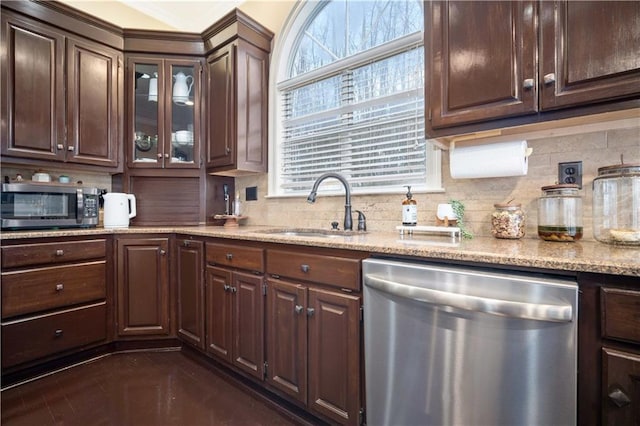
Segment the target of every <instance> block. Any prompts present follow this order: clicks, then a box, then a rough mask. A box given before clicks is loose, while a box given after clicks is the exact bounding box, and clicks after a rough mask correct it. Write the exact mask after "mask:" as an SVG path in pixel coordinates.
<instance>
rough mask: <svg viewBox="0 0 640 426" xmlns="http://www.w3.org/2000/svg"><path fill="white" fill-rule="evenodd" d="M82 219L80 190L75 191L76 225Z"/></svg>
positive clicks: (82, 208) (82, 201)
mask: <svg viewBox="0 0 640 426" xmlns="http://www.w3.org/2000/svg"><path fill="white" fill-rule="evenodd" d="M83 218H84V194H83V192H82V188H77V189H76V223H82V219H83Z"/></svg>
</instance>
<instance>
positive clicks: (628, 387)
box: [602, 348, 640, 426]
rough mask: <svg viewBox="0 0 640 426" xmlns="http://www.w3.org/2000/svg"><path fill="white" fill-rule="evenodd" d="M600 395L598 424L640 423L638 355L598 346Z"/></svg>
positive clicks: (639, 356)
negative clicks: (600, 380) (600, 355)
mask: <svg viewBox="0 0 640 426" xmlns="http://www.w3.org/2000/svg"><path fill="white" fill-rule="evenodd" d="M602 398H603V401H602V424H604V425H612V426H613V425H637V424H639V423H640V355H638V354H631V353H626V352H619V351H615V350H612V349H607V348H603V349H602ZM627 400H628V401H627Z"/></svg>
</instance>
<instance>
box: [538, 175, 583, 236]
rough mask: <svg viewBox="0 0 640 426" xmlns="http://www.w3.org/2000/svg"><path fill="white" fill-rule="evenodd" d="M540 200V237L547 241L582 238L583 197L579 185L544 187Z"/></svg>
mask: <svg viewBox="0 0 640 426" xmlns="http://www.w3.org/2000/svg"><path fill="white" fill-rule="evenodd" d="M541 189H542V196H541V197H540V198H538V236H539V237H540V238H542V239H543V240H545V241H577V240H579V239H580V238H582V197H581V196H580V194H579V193H578V189H579V187H578V185H573V184H560V185H550V186H543V187H542V188H541Z"/></svg>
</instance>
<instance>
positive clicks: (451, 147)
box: [449, 140, 533, 158]
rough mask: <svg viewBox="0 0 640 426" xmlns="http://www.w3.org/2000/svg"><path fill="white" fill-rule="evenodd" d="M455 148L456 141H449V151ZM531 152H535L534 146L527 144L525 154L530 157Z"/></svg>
mask: <svg viewBox="0 0 640 426" xmlns="http://www.w3.org/2000/svg"><path fill="white" fill-rule="evenodd" d="M490 143H491V142H487V143H486V144H477V145H489V144H490ZM454 149H456V141H455V140H452V141H451V142H449V151H453V150H454ZM531 154H533V148H531V147H530V146H527V149H526V151H525V153H524V156H525V157H527V158H529V157H530V156H531Z"/></svg>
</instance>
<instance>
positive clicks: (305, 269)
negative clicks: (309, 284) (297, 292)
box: [300, 265, 309, 274]
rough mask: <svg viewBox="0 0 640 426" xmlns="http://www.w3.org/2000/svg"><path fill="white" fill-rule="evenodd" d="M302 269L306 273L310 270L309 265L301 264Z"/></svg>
mask: <svg viewBox="0 0 640 426" xmlns="http://www.w3.org/2000/svg"><path fill="white" fill-rule="evenodd" d="M300 270H301V271H302V272H304V273H305V274H306V273H307V272H309V265H300Z"/></svg>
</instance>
